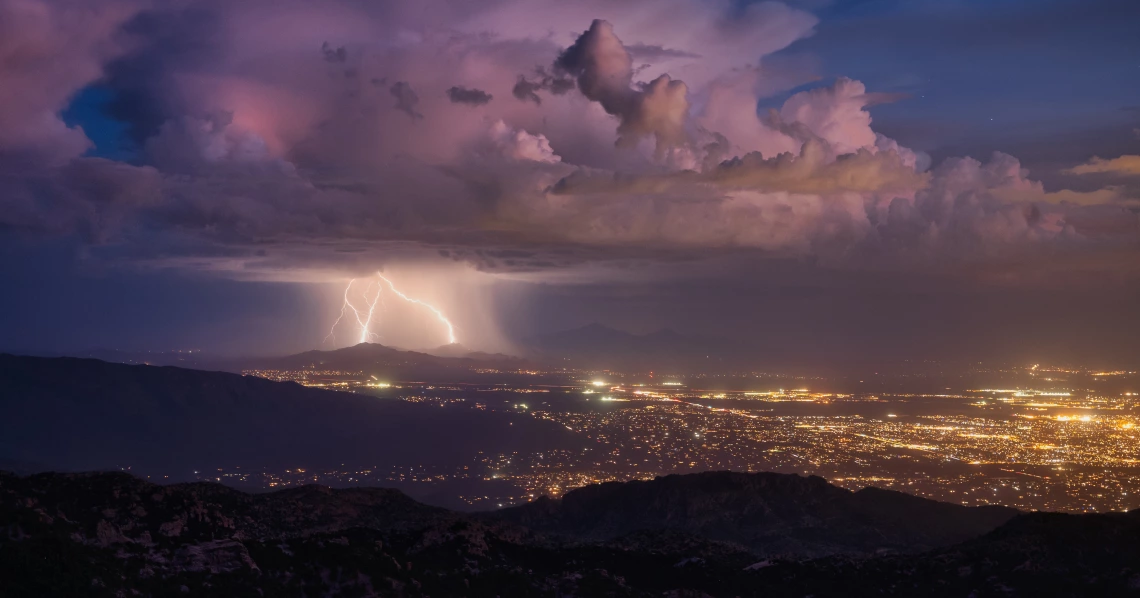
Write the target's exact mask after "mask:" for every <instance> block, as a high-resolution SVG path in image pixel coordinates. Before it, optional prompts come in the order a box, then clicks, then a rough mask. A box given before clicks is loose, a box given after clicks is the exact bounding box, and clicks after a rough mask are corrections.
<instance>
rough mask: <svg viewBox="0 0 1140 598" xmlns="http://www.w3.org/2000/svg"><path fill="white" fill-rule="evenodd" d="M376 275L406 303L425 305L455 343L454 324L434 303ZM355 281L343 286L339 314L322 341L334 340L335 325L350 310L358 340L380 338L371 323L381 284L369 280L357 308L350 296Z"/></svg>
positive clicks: (384, 277) (448, 337)
mask: <svg viewBox="0 0 1140 598" xmlns="http://www.w3.org/2000/svg"><path fill="white" fill-rule="evenodd" d="M376 276H377V277H378V278H379V279H380V280H382V281H384V284H385V285H387V286H388V290H390V291H392V293H394V294H395V295H396V296H397V297H399V298H400V299H403V300H404V301H407V302H408V303H414V304H416V305H421V306H423V307H426V308H427V309H428V310H429V311H431V313H432V314H434V315H435V317H436V319H438V320H439V321H440V322H441V323H442V324H443V325H444V326H445V327H446V328H447V342H448V343H449V344H455V343H456V342H458V341H456V339H455V326H453V325H452V324H451V320H448V319H447V316H445V315H443V312H442V311H440V310H439V308H437V307H435V306H434V305H431V304H430V303H428V302H426V301H422V300H420V299H413V298H411V297H409V296H407V295H405V294H404V293H402V292H400V290H399V289H397V288H396V285H395V284H393V283H392V281H391V280H388V278H387V277H386V276H384V275H383V274H381V273H379V272H377V273H376ZM355 283H356V279H355V278H353V279H352V280H349V281H348V285H347V286H345V287H344V302H343V303H342V304H341V306H340V315H338V316H337V318H336V321H335V322H333V325H332V327H331V328H330V329H329V333H328V335H326V336H325V341H324V342H328V340H329V339H330V338H331V339H333V340H334V341H335V340H336V334H335V333H336V327H337V326H338V325H339V324H340V323H341V321H342V320H344V316H345V315H346V314H347V313H348V312H349V311H352V315H353V317H354V318H355V319H356V325H357V327H359V329H360V341H359V342H362V343H366V342H368V341H370V340H372V339H379V338H380V337H379V335H377V334H376V333H374V332H372V325H373V318H374V317H375V315H376V304H377V303H382V302H383V297H382V294H381V291H383V290H384V288H383V285H381V284H379V283H377V282H374V281H370V282H369V283H368V286H367V287H365V288H364V292H363V293H362V294H361V297H362V298H363V299H364V305H365V307H360V308H357V306H356V305H355V304H354V303H353V300H352V298H351V293H352V285H354V284H355ZM373 287H375V288H376V294H375V295H371V298H369V296H370V293H371V292H372V288H373ZM366 308H367V309H366Z"/></svg>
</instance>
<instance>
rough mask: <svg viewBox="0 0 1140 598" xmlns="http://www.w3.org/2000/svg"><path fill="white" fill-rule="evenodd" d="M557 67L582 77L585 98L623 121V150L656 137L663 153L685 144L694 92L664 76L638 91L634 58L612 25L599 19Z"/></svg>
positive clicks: (620, 139) (561, 57)
mask: <svg viewBox="0 0 1140 598" xmlns="http://www.w3.org/2000/svg"><path fill="white" fill-rule="evenodd" d="M554 68H555V69H556V71H560V72H564V73H567V74H569V75H571V76H573V77H576V78H577V80H578V89H579V90H580V91H581V92H582V95H584V96H586V97H587V98H589V99H591V100H593V101H595V102H598V103H599V104H601V105H602V108H604V109H605V111H606V112H607V113H609V114H612V115H614V116H617V117H618V118H619V119H620V120H621V123H620V124H619V125H618V140H617V143H618V145H619V146H627V147H628V146H632V145H635V144H636V143H637V142H638V140H640V139H641V138H642V137H645V136H647V135H652V136H653V137H654V138H655V139H656V142H657V152H658V154H659V155H664V152H665V150H666V149H668V148H670V147H674V146H677V145H680V144H681V143H683V142H684V141H685V138H686V132H685V122H686V120H687V118H688V112H689V102H688V98H687V94H688V88H687V87H686V86H685V84H684V83H683V82H681V81H674V80H672V79H670V77H669V76H668V75H661V76H660V77H657V78H656V79H654V80H653V81H650V82H649V83H647V84H645V85H643V86H639V87H640V88H639V89H635V88H634V87H633V86H632V83H633V81H632V79H633V63H632V57H631V56H630V54H629V52H628V51H627V50H626V48H625V46H623V45H622V42H621V40H620V39H618V37H617V36H616V35H615V34H614V32H613V26H612V25H610V24H609V23H607V22H606V21H601V20H595V21H594V22H593V23H592V24H591V25H590V28H589V29H588V30H586V32H584V33H583V34H582V35H581V36H579V37H578V39H577V40H576V41H575V42H574V44H573V45H572V46H570V47H569V48H567V49H566V50H565V51H564V52H562V54H561V55H559V56H558V59H557V60H556V61H555V62H554Z"/></svg>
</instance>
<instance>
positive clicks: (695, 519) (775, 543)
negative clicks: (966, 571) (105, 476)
mask: <svg viewBox="0 0 1140 598" xmlns="http://www.w3.org/2000/svg"><path fill="white" fill-rule="evenodd" d="M1017 514H1018V511H1017V510H1016V509H1011V508H1008V507H996V506H995V507H963V506H960V505H953V504H949V503H943V502H938V501H934V500H929V499H924V498H919V497H916V496H911V495H909V494H904V493H901V492H895V491H891V490H881V489H878V488H864V489H862V490H859V491H858V492H851V491H849V490H845V489H843V488H839V487H836V486H832V485H831V484H828V483H827V481H826V480H824V479H823V478H820V477H815V476H811V477H800V476H798V475H787V474H778V473H754V474H748V473H736V472H728V471H718V472H705V473H697V474H689V475H669V476H664V477H658V478H656V479H653V480H649V481H630V482H624V483H618V482H611V483H605V484H600V485H595V486H587V487H585V488H580V489H577V490H573V491H570V492H568V493H566V494H565V495H564V496H563V497H562V498H560V499H557V500H555V499H550V498H546V497H543V498H541V499H539V500H536V501H534V502H532V503H528V504H524V505H520V506H517V507H512V508H508V509H503V510H501V511H497V512H496V513H495V514H494V516H495V517H496V518H499V519H505V520H507V521H511V522H514V523H518V524H520V525H524V526H526V527H528V528H530V529H533V530H535V531H540V532H546V533H550V534H554V535H557V536H560V537H566V538H572V539H584V540H590V541H602V540H610V539H613V538H617V537H621V536H624V535H626V534H629V533H632V532H635V531H644V530H651V531H658V530H671V531H680V532H684V533H688V534H692V535H695V536H699V537H702V538H707V539H710V540H715V541H724V542H732V543H735V544H739V545H741V546H744V547H746V548H748V549H749V550H750V551H751V552H753V553H754V554H758V555H771V556H780V555H788V554H791V555H799V556H803V555H811V556H823V555H827V554H835V553H849V552H852V551H856V552H874V551H878V550H901V551H913V550H926V549H930V548H934V547H937V546H946V545H949V544H953V543H956V542H961V541H964V540H966V539H969V538H972V537H974V536H977V535H980V534H982V533H985V532H987V531H989V530H991V529H994V528H995V527H997V526H999V525H1001V524H1002V523H1005V522H1006V521H1008V520H1009V519H1011V518H1012V517H1014V516H1015V515H1017Z"/></svg>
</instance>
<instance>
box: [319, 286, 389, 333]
mask: <svg viewBox="0 0 1140 598" xmlns="http://www.w3.org/2000/svg"><path fill="white" fill-rule="evenodd" d="M355 283H356V279H355V278H353V279H352V280H350V281H348V285H347V286H345V287H344V303H342V304H341V306H340V315H339V316H337V318H336V321H335V322H333V325H332V327H331V328H329V333H328V335H326V336H325V341H324V342H328V340H329V339H330V338H331V339H333V340H336V327H337V325H338V324H340V322H341V320H343V319H344V315H345V314H346V313H348V311H349V310H352V315H353V316H354V317H355V318H356V325H357V326H359V327H360V341H359V342H362V343H366V342H368V341H370V340H372V339H374V338H375V339H379V338H380V337H379V335H377V334H376V333H374V332H372V330H371V328H372V317H373V316H374V315H375V313H376V304H377V303H378V302H379V301H380V291H381V290H383V289H382V288H381V287H380V285H378V284H376V283H374V282H369V283H368V286H367V287H365V289H364V293H363V294H362V295H361V296H362V297H363V299H364V304H365V305H366V306H368V311H367V312H365V316H361V315H360V312H362V311H364V308H363V307H362V308H360V309H357V308H356V305H354V304H353V303H352V299H350V298H349V293H351V292H352V285H353V284H355ZM374 286H375V287H376V295H374V296H373V297H372V299H369V298H368V293H369V291H371V290H372V287H374Z"/></svg>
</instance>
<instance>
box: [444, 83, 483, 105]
mask: <svg viewBox="0 0 1140 598" xmlns="http://www.w3.org/2000/svg"><path fill="white" fill-rule="evenodd" d="M447 97H448V99H450V100H451V101H452V102H454V103H456V104H467V105H469V106H483V105H485V104H487V103H489V102H490V101H491V99H492V97H493V96H492V95H491V94H489V93H487V92H485V91H483V90H482V89H468V88H466V87H460V86H454V87H449V88H448V89H447Z"/></svg>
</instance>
